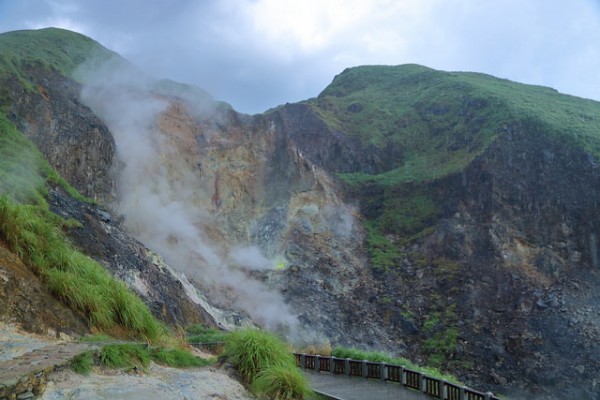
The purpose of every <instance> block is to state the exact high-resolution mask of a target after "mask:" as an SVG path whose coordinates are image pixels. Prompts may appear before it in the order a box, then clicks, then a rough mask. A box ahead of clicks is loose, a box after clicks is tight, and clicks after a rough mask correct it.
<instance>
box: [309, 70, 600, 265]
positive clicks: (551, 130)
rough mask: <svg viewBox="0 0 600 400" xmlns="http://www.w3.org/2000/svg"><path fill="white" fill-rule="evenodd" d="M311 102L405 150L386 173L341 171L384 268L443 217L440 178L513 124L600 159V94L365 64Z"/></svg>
mask: <svg viewBox="0 0 600 400" xmlns="http://www.w3.org/2000/svg"><path fill="white" fill-rule="evenodd" d="M307 103H308V104H309V105H310V106H311V107H312V109H313V111H315V112H316V113H317V114H318V115H320V116H321V118H322V119H323V120H324V121H325V122H326V124H327V125H328V126H329V127H330V128H331V129H334V130H338V131H341V132H343V133H345V134H347V135H350V136H352V137H356V138H359V139H360V141H361V142H363V143H364V144H367V145H371V146H375V147H377V148H380V149H385V148H386V147H389V148H395V149H400V150H395V153H394V156H395V157H396V159H395V160H393V161H392V164H391V165H387V167H386V166H384V169H383V170H382V171H381V172H380V173H378V174H366V173H362V172H358V173H346V174H339V176H340V178H342V180H343V181H345V182H346V184H348V187H349V189H350V193H351V194H352V195H353V196H355V197H356V198H358V199H359V201H360V204H361V207H362V211H363V214H364V215H365V216H366V218H367V220H366V221H365V225H366V230H367V234H368V235H367V245H368V249H369V252H370V255H371V263H372V265H373V266H374V267H375V268H376V269H378V270H380V271H388V272H389V271H390V270H393V268H394V267H395V266H396V265H398V264H399V263H400V260H401V259H402V258H403V257H405V255H404V254H403V253H402V251H401V248H402V245H403V244H405V243H408V242H411V241H412V240H414V239H415V238H418V237H420V236H422V235H423V234H427V233H428V232H431V230H432V229H433V227H434V226H435V224H436V221H437V220H438V219H439V218H440V216H441V210H442V209H443V202H444V201H445V200H444V196H440V193H439V190H440V189H439V188H437V189H436V188H435V184H434V183H435V181H436V180H437V179H438V178H441V177H444V176H447V175H449V174H452V173H456V172H459V171H461V170H463V169H464V168H465V167H466V166H467V165H468V164H469V163H470V162H471V161H472V160H473V159H474V158H475V157H476V156H478V155H479V154H481V153H482V152H483V151H484V150H485V149H486V148H487V146H488V145H489V144H491V143H492V142H493V141H494V140H495V139H496V138H497V137H498V136H499V135H500V134H502V133H503V132H505V131H506V130H507V129H509V128H510V127H511V126H515V124H521V125H525V126H527V127H528V128H527V129H528V132H529V131H530V132H531V133H542V134H547V135H553V136H557V137H559V138H560V140H561V142H563V143H564V144H565V145H568V146H574V147H581V148H583V149H585V151H587V152H589V153H591V154H593V155H595V156H597V157H600V103H599V102H596V101H592V100H586V99H582V98H577V97H573V96H567V95H564V94H560V93H558V92H557V91H555V90H553V89H550V88H546V87H541V86H533V85H525V84H520V83H515V82H511V81H508V80H505V79H498V78H495V77H492V76H489V75H484V74H478V73H464V72H443V71H436V70H433V69H430V68H426V67H422V66H419V65H402V66H363V67H356V68H351V69H346V70H345V71H344V72H342V73H341V74H339V75H338V76H336V77H335V79H334V80H333V82H332V83H331V84H330V85H329V86H328V87H327V88H326V89H325V90H324V91H323V92H322V93H321V94H320V95H319V96H318V97H317V98H315V99H311V100H308V101H307ZM365 193H366V195H365ZM389 234H392V236H390V235H389ZM394 238H395V239H394Z"/></svg>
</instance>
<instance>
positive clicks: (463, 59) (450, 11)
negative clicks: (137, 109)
mask: <svg viewBox="0 0 600 400" xmlns="http://www.w3.org/2000/svg"><path fill="white" fill-rule="evenodd" d="M47 26H56V27H62V28H66V29H71V30H74V31H77V32H81V33H83V34H85V35H88V36H90V37H92V38H94V39H96V40H97V41H99V42H100V43H101V44H103V45H104V46H106V47H108V48H110V49H112V50H115V51H117V52H118V53H120V54H121V55H123V56H125V57H126V58H128V59H129V60H130V61H132V62H133V63H134V64H136V65H137V66H138V67H140V68H141V69H143V70H144V71H146V72H148V73H150V74H152V75H154V76H156V77H159V78H170V79H173V80H177V81H181V82H186V83H192V84H195V85H198V86H200V87H202V88H203V89H205V90H207V91H209V92H210V93H211V94H213V95H214V96H215V97H216V98H217V99H220V100H224V101H227V102H228V103H230V104H232V105H233V106H234V107H235V108H236V109H237V110H239V111H243V112H247V113H256V112H262V111H264V110H266V109H268V108H270V107H273V106H276V105H279V104H283V103H286V102H294V101H298V100H302V99H306V98H310V97H314V96H316V95H318V94H319V92H320V91H321V90H323V89H324V88H325V86H326V85H327V84H329V83H330V82H331V80H332V79H333V77H334V76H335V75H336V74H338V73H340V72H341V71H342V70H343V69H344V68H346V67H350V66H355V65H364V64H388V65H397V64H405V63H417V64H422V65H426V66H429V67H432V68H436V69H444V70H453V71H478V72H485V73H489V74H492V75H496V76H499V77H502V78H508V79H511V80H516V81H519V82H525V83H535V84H542V85H546V86H551V87H554V88H556V89H558V90H559V91H561V92H563V93H569V94H573V95H577V96H581V97H588V98H593V99H596V100H600V0H0V32H5V31H11V30H17V29H36V28H42V27H47Z"/></svg>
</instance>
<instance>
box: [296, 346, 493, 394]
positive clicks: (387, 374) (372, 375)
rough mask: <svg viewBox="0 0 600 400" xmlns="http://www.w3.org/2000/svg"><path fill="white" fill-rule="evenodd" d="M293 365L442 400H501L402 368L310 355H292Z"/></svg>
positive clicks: (364, 361) (379, 363)
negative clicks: (392, 385)
mask: <svg viewBox="0 0 600 400" xmlns="http://www.w3.org/2000/svg"><path fill="white" fill-rule="evenodd" d="M294 357H295V358H296V365H297V366H298V367H300V368H303V369H306V370H312V371H315V372H326V373H329V374H332V375H346V376H357V377H362V378H366V379H378V380H380V381H382V382H396V383H398V384H400V385H402V386H404V387H405V388H407V389H411V390H415V391H417V392H420V393H423V394H426V395H429V396H431V397H433V398H436V399H442V400H500V398H499V397H497V396H494V394H493V393H489V392H488V393H482V392H478V391H476V390H473V389H470V388H468V387H465V386H460V385H456V384H454V383H450V382H448V381H445V380H443V379H438V378H434V377H431V376H428V375H425V374H423V373H422V372H418V371H413V370H411V369H408V368H405V367H403V366H401V365H394V364H387V363H385V362H372V361H367V360H352V359H350V358H337V357H323V356H318V355H312V354H302V353H294Z"/></svg>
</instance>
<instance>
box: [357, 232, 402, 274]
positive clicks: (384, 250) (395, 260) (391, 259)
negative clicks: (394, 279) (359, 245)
mask: <svg viewBox="0 0 600 400" xmlns="http://www.w3.org/2000/svg"><path fill="white" fill-rule="evenodd" d="M365 228H366V231H367V249H368V251H369V255H370V257H371V265H372V266H373V268H375V270H377V271H379V272H384V273H389V272H391V271H393V270H394V268H395V267H396V265H398V264H399V263H400V261H401V259H402V252H401V251H400V250H399V249H398V247H397V246H396V245H394V244H393V243H392V242H391V241H390V240H389V239H388V238H387V237H386V236H385V235H383V234H382V233H381V231H380V230H379V229H378V228H377V226H376V225H375V224H373V223H369V222H367V223H365Z"/></svg>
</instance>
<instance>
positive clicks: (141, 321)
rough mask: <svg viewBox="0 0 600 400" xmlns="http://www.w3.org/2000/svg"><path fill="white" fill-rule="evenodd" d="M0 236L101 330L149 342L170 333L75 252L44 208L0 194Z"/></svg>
mask: <svg viewBox="0 0 600 400" xmlns="http://www.w3.org/2000/svg"><path fill="white" fill-rule="evenodd" d="M0 235H1V237H2V238H3V239H4V240H5V241H6V242H7V243H8V244H9V245H10V247H11V248H12V250H13V251H15V253H17V254H18V255H19V256H20V257H21V258H22V259H23V260H25V261H26V262H28V263H30V264H31V265H33V266H34V267H35V269H36V272H37V273H38V275H39V276H40V277H41V278H42V280H43V281H44V282H45V283H46V285H47V286H48V288H49V289H50V291H51V292H52V293H54V294H55V295H56V296H57V297H58V298H60V299H61V300H62V301H63V302H65V303H66V304H68V305H69V306H71V307H72V308H74V309H76V310H78V311H81V312H83V313H85V314H86V315H87V316H88V319H89V322H90V324H91V325H93V326H96V327H98V328H100V329H110V328H112V327H113V326H115V325H119V326H121V327H123V328H125V329H127V330H128V331H130V332H131V333H132V334H133V335H134V336H136V337H141V338H145V339H147V340H150V341H156V340H159V339H160V338H161V337H162V336H163V335H165V334H166V329H165V327H164V326H163V325H162V324H161V323H159V322H158V321H157V320H156V319H155V318H154V316H152V314H151V313H150V310H149V309H148V307H146V305H145V304H144V303H143V302H142V300H141V299H140V298H139V297H137V296H136V295H135V294H134V293H133V292H131V291H130V290H129V289H127V288H126V287H125V285H124V284H123V283H122V282H119V281H116V280H115V279H113V278H112V277H111V276H110V275H109V274H108V273H107V272H106V271H105V270H104V269H103V268H102V267H101V266H100V265H99V264H98V263H97V262H95V261H94V260H92V259H91V258H89V257H87V256H86V255H84V254H82V253H81V252H79V251H78V250H76V249H75V248H73V246H72V245H71V244H69V243H68V242H67V241H66V239H65V238H64V236H63V234H62V231H61V230H60V228H59V227H58V226H57V225H55V224H54V223H53V221H51V220H49V218H48V216H47V213H46V212H44V211H43V209H42V210H40V207H39V206H34V205H23V204H17V203H15V202H14V201H12V200H10V199H9V198H8V197H6V196H0Z"/></svg>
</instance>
